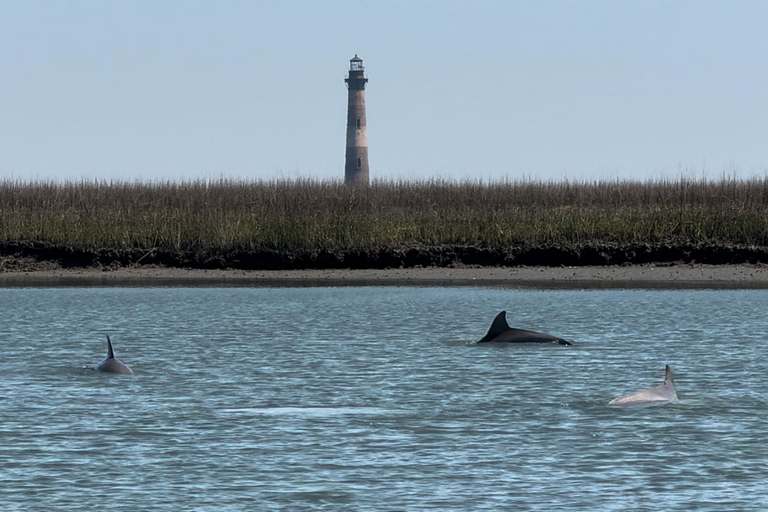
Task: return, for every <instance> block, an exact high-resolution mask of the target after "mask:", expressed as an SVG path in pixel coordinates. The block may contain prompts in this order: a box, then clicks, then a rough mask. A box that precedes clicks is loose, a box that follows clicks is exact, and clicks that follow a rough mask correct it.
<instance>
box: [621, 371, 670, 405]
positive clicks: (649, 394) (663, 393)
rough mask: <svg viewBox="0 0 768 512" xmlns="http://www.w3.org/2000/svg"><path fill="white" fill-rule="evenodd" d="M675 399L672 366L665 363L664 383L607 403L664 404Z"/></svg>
mask: <svg viewBox="0 0 768 512" xmlns="http://www.w3.org/2000/svg"><path fill="white" fill-rule="evenodd" d="M677 400H678V398H677V390H676V389H675V378H674V375H673V374H672V368H671V367H670V366H669V365H667V367H666V368H665V372H664V384H662V385H660V386H656V387H655V388H649V389H643V390H642V391H637V392H635V393H631V394H629V395H624V396H620V397H619V398H614V399H613V400H611V401H610V402H608V405H636V404H665V403H672V402H677Z"/></svg>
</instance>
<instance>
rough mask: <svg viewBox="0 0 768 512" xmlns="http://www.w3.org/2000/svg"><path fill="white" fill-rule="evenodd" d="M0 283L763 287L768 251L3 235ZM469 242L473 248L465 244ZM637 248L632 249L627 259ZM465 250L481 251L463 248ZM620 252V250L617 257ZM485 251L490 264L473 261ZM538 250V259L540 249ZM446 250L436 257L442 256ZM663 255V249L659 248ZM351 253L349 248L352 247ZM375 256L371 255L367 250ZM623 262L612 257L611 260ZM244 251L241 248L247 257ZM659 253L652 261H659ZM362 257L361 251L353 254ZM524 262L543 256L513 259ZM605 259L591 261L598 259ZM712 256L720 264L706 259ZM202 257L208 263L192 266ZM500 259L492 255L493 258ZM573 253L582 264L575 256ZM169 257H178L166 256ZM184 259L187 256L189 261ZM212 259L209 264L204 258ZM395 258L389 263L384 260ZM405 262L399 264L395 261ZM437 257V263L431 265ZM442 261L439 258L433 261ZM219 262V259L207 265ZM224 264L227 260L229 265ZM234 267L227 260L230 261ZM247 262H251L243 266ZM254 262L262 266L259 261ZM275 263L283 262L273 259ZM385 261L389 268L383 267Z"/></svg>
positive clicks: (767, 279) (766, 279)
mask: <svg viewBox="0 0 768 512" xmlns="http://www.w3.org/2000/svg"><path fill="white" fill-rule="evenodd" d="M2 249H3V250H2V251H0V286H4V287H18V286H209V287H210V286H371V285H373V286H390V285H395V286H430V285H435V286H438V285H439V286H472V285H475V286H478V285H479V286H504V287H534V288H712V289H718V288H766V289H768V258H767V257H766V254H765V253H764V252H762V251H761V250H760V249H748V248H747V249H743V248H731V249H730V250H728V249H726V248H716V249H717V250H711V251H706V250H705V249H703V248H701V247H688V248H680V247H677V248H656V249H651V250H648V248H647V247H646V246H643V247H638V248H631V249H630V248H625V249H622V250H621V252H619V251H614V252H613V253H606V254H605V255H603V256H600V257H596V256H594V254H595V251H596V250H597V249H596V248H592V249H590V250H581V251H579V252H577V253H576V254H575V255H574V253H573V252H568V253H567V254H568V257H566V258H560V259H557V258H555V256H556V255H557V254H562V253H558V252H557V251H555V250H551V249H550V250H546V249H539V250H538V252H536V251H532V252H529V253H525V254H526V256H525V257H524V258H520V259H518V258H515V259H512V260H510V259H508V258H509V255H508V254H507V255H506V256H504V258H502V257H501V256H500V255H499V256H498V257H497V258H493V257H492V256H493V253H490V254H489V253H487V252H483V251H479V250H478V251H475V252H472V251H466V250H465V251H464V252H462V251H460V250H457V249H456V248H452V249H451V250H450V251H448V250H444V251H442V252H441V251H438V250H432V251H424V252H421V253H417V254H411V252H410V251H411V250H407V251H403V252H398V253H396V254H397V255H398V257H395V253H394V252H392V251H391V252H385V254H386V255H387V256H388V257H387V258H386V259H378V260H373V259H372V260H368V261H371V262H372V264H371V266H370V267H368V268H359V267H358V268H355V267H353V266H352V265H351V264H350V265H349V266H347V267H343V266H342V264H343V263H344V262H349V261H352V260H348V259H346V258H342V259H331V260H330V262H331V263H332V264H329V265H327V266H325V267H323V266H322V265H321V263H323V262H326V263H328V260H326V259H323V258H320V257H315V258H310V257H309V256H308V255H303V256H300V257H299V256H297V255H293V256H292V257H286V258H285V259H282V260H281V259H279V258H277V255H276V254H273V255H272V259H266V260H260V259H258V258H256V257H255V255H254V254H253V253H249V256H250V258H251V259H237V260H234V259H233V260H228V259H226V257H224V256H220V257H219V259H216V260H215V265H213V263H214V262H213V261H211V260H202V259H200V258H201V257H202V256H200V255H198V256H197V259H190V258H186V259H183V260H182V259H180V258H178V257H176V258H170V257H169V256H168V255H164V254H163V253H158V252H157V251H140V250H134V251H122V252H118V251H113V250H103V251H85V250H75V249H68V248H61V247H36V246H33V245H21V244H20V245H18V246H15V247H12V246H9V244H6V245H5V246H4V247H2ZM465 249H466V248H465ZM630 252H632V253H633V254H634V258H633V259H632V260H628V256H630ZM467 254H469V255H474V256H475V257H474V258H473V257H469V258H467V257H465V256H466V255H467ZM617 254H620V255H621V257H619V256H616V255H617ZM478 255H484V256H485V257H487V259H482V261H483V262H484V263H485V264H482V265H481V264H471V262H476V261H478V259H477V257H478ZM534 255H539V256H541V258H539V259H537V258H534ZM436 256H439V258H436ZM662 256H664V257H662ZM347 257H348V255H347ZM369 257H370V254H369ZM614 257H615V258H616V260H618V261H621V263H620V264H606V262H607V261H614ZM241 258H242V256H241ZM654 260H655V261H654ZM354 261H356V262H357V264H358V265H361V264H362V262H363V261H364V260H360V259H358V260H354ZM519 261H526V262H536V263H537V264H510V263H514V262H519ZM595 261H598V262H601V263H597V264H595V263H592V264H589V263H591V262H595ZM711 261H716V262H718V263H717V264H712V263H709V262H711ZM195 262H198V263H200V262H202V263H203V264H202V265H194V264H193V263H195ZM489 262H493V263H495V264H488V263H489ZM574 262H576V263H577V264H573V263H574ZM168 263H172V264H170V265H169V264H168ZM182 263H183V264H182ZM206 263H207V264H206ZM385 263H389V264H390V265H389V266H388V267H384V264H385ZM398 263H399V264H398ZM430 263H431V264H430ZM435 263H438V264H435ZM211 266H213V267H214V268H210V267H211ZM222 267H224V268H222ZM227 267H229V268H227ZM238 267H245V268H238ZM254 267H255V268H254ZM275 267H277V268H275ZM379 267H384V268H379Z"/></svg>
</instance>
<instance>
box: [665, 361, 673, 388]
mask: <svg viewBox="0 0 768 512" xmlns="http://www.w3.org/2000/svg"><path fill="white" fill-rule="evenodd" d="M664 384H672V385H673V386H674V385H675V376H674V374H673V373H672V367H671V366H669V365H667V367H666V368H665V369H664Z"/></svg>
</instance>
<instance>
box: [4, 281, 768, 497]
mask: <svg viewBox="0 0 768 512" xmlns="http://www.w3.org/2000/svg"><path fill="white" fill-rule="evenodd" d="M0 305H1V306H2V322H0V354H2V356H1V357H0V411H2V423H0V439H2V440H3V442H2V443H1V444H0V460H2V461H3V463H2V470H1V471H0V504H2V507H0V508H2V509H3V510H35V509H45V510H80V509H82V508H83V507H85V508H87V506H86V505H85V504H89V505H88V506H90V504H95V503H98V504H104V503H105V501H104V499H105V498H104V497H105V496H109V508H110V509H112V510H137V509H163V508H169V509H175V510H180V509H195V510H243V509H281V508H285V509H292V510H294V509H302V510H307V509H309V510H311V509H331V510H393V509H395V510H397V509H400V510H417V509H438V508H439V509H447V510H498V509H514V510H526V509H531V510H552V509H566V508H569V509H575V510H616V509H620V508H627V509H633V510H641V509H645V510H661V509H663V510H675V509H678V510H691V509H693V510H736V509H738V510H763V509H765V508H766V506H768V499H767V498H766V492H765V491H764V489H763V488H764V481H765V477H766V476H767V475H768V467H767V466H766V461H768V448H766V447H765V443H764V439H765V437H766V435H768V415H767V414H766V409H767V405H766V394H765V390H766V389H768V386H767V384H768V382H766V381H767V380H768V377H767V376H768V371H766V370H768V368H766V365H767V364H768V362H767V361H768V358H766V350H767V349H766V346H767V344H766V341H768V340H767V339H766V338H768V335H767V334H766V333H767V332H768V317H766V315H765V311H768V291H761V290H720V291H693V290H678V291H652V290H632V291H629V290H603V291H584V290H519V289H490V288H445V287H434V288H398V287H387V288H259V289H252V288H222V289H216V288H194V289H187V288H152V289H146V288H86V289H81V288H59V289H43V288H37V289H0ZM502 309H505V310H507V311H508V319H509V321H510V324H511V325H513V326H516V327H523V328H529V329H534V330H542V331H545V332H550V333H552V334H556V335H559V336H563V337H566V338H567V339H571V340H573V341H574V343H575V346H574V347H561V346H553V345H548V344H544V345H521V346H494V345H490V346H482V345H481V346H476V345H474V344H473V342H474V341H475V340H477V339H479V338H480V337H482V336H483V335H484V334H485V332H486V331H487V330H488V327H489V325H490V322H491V320H492V319H493V317H494V316H495V315H496V313H498V312H499V311H500V310H502ZM106 334H109V335H110V336H111V337H112V340H113V342H114V343H115V349H116V351H117V354H118V357H119V358H120V359H121V360H122V361H123V362H125V363H126V364H128V365H129V366H131V368H132V369H133V370H134V372H135V374H134V375H127V376H126V375H105V374H101V373H99V372H94V371H92V370H88V369H84V368H83V367H84V366H88V365H92V364H94V363H96V362H98V361H99V360H101V359H102V358H103V357H104V351H105V348H104V347H105V342H104V340H105V335H106ZM666 363H669V364H670V365H672V367H673V368H674V370H675V381H676V384H677V389H678V394H679V396H680V399H681V401H680V402H679V403H678V404H674V405H670V406H665V407H639V408H614V407H608V406H607V403H608V401H609V400H611V399H612V398H615V397H617V396H619V395H622V394H626V393H629V392H633V391H636V390H638V389H643V388H647V387H651V386H655V385H658V384H660V383H661V381H662V380H663V372H664V365H665V364H666ZM662 504H663V505H662Z"/></svg>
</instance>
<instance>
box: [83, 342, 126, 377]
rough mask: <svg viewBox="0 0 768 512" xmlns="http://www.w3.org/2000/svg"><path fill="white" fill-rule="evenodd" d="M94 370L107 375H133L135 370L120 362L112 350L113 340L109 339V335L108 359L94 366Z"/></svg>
mask: <svg viewBox="0 0 768 512" xmlns="http://www.w3.org/2000/svg"><path fill="white" fill-rule="evenodd" d="M93 369H94V370H98V371H100V372H106V373H133V370H131V369H130V368H128V366H126V365H124V364H123V363H121V362H120V361H118V360H117V358H116V357H115V351H114V349H113V348H112V340H110V339H109V335H107V357H105V358H104V360H103V361H102V362H100V363H99V364H97V365H96V366H94V367H93Z"/></svg>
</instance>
